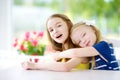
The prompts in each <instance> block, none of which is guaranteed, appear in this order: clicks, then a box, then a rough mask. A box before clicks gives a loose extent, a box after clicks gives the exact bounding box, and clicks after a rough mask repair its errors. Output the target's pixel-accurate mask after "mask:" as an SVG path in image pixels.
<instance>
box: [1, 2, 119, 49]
mask: <svg viewBox="0 0 120 80" xmlns="http://www.w3.org/2000/svg"><path fill="white" fill-rule="evenodd" d="M119 4H120V0H0V28H1V29H0V40H1V41H0V50H10V49H11V48H12V43H13V40H14V38H15V37H17V36H18V35H20V34H21V33H23V32H26V31H45V30H46V20H47V18H48V17H49V16H50V15H52V14H54V13H63V14H65V15H67V16H68V17H69V18H70V19H71V20H72V21H73V23H76V22H78V21H80V20H83V19H88V20H95V22H96V27H98V28H99V29H100V31H101V32H102V34H103V36H104V37H106V38H109V39H120V5H119Z"/></svg>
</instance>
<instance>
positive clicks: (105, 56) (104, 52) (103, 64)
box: [93, 41, 120, 70]
mask: <svg viewBox="0 0 120 80" xmlns="http://www.w3.org/2000/svg"><path fill="white" fill-rule="evenodd" d="M93 47H94V48H95V49H96V50H97V51H98V52H99V53H100V55H97V56H95V66H94V69H95V70H120V69H119V65H118V62H117V60H116V57H115V54H114V49H113V47H112V45H111V44H108V43H107V42H105V41H101V42H99V43H97V44H95V45H94V46H93Z"/></svg>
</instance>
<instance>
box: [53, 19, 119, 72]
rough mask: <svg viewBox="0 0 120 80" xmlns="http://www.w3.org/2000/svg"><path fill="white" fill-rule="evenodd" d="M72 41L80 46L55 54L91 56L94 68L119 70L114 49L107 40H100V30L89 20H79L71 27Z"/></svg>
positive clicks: (61, 56)
mask: <svg viewBox="0 0 120 80" xmlns="http://www.w3.org/2000/svg"><path fill="white" fill-rule="evenodd" d="M71 39H72V41H73V43H74V44H75V45H77V46H80V47H81V48H74V49H69V50H66V51H63V52H61V53H60V54H57V55H56V56H55V58H56V59H60V58H75V57H76V58H81V57H93V58H91V63H92V68H93V69H94V70H120V69H119V65H118V62H117V60H116V57H115V54H114V49H113V46H112V45H111V44H109V42H106V41H104V40H102V37H101V33H100V31H99V30H98V29H97V28H96V27H95V26H94V25H93V24H89V22H84V21H81V22H79V23H76V24H75V25H74V26H73V27H72V29H71Z"/></svg>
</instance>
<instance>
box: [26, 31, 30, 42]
mask: <svg viewBox="0 0 120 80" xmlns="http://www.w3.org/2000/svg"><path fill="white" fill-rule="evenodd" d="M29 38H30V32H26V34H25V41H28V40H29Z"/></svg>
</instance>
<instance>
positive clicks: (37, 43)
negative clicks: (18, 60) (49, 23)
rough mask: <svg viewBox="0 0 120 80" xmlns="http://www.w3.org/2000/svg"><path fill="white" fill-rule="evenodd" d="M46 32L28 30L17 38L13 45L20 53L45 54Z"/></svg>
mask: <svg viewBox="0 0 120 80" xmlns="http://www.w3.org/2000/svg"><path fill="white" fill-rule="evenodd" d="M43 35H44V32H26V33H24V34H23V35H21V36H20V37H19V38H16V39H15V42H14V44H13V47H14V48H16V49H17V51H18V53H20V54H25V55H38V56H39V55H40V56H43V55H44V51H45V47H46V46H45V44H44V42H43Z"/></svg>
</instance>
